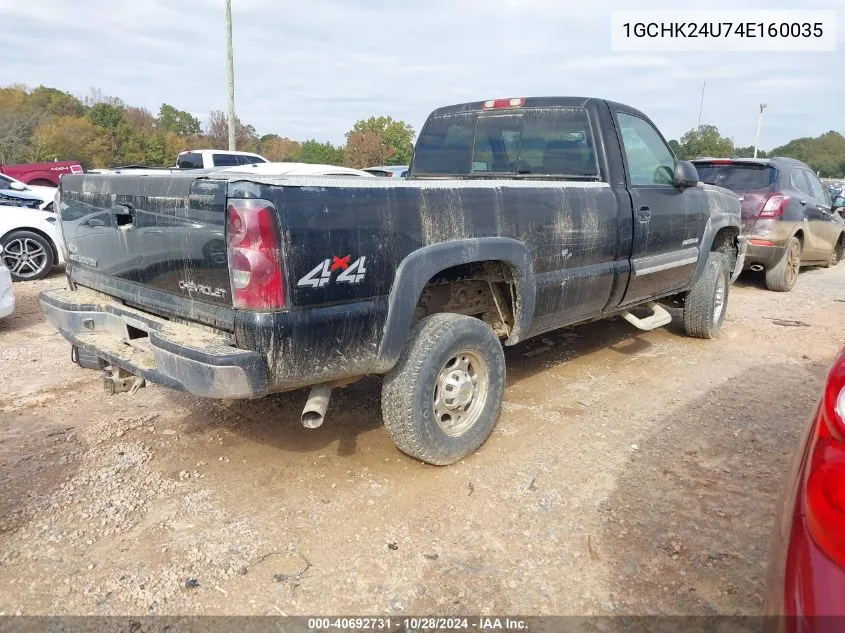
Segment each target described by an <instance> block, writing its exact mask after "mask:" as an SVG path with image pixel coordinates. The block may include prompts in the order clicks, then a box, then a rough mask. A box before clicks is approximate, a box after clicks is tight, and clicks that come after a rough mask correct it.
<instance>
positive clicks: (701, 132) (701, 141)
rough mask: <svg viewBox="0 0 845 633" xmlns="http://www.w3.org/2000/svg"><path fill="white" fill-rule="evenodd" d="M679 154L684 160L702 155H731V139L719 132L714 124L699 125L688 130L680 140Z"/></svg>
mask: <svg viewBox="0 0 845 633" xmlns="http://www.w3.org/2000/svg"><path fill="white" fill-rule="evenodd" d="M679 145H680V148H681V155H682V156H683V158H684V159H685V160H692V159H694V158H701V157H703V156H714V157H716V156H722V157H725V156H727V157H729V156H731V155H733V151H734V144H733V141H732V140H731V139H729V138H727V137H724V136H722V135H721V134H719V128H717V127H716V126H715V125H700V126H698V127H697V128H693V129H692V130H689V131H688V132H687V133H686V134H684V135H683V136H682V137H681V140H680V143H679Z"/></svg>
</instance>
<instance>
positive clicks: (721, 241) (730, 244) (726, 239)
mask: <svg viewBox="0 0 845 633" xmlns="http://www.w3.org/2000/svg"><path fill="white" fill-rule="evenodd" d="M738 235H739V229H738V228H736V227H735V226H726V227H725V228H723V229H721V230H720V231H719V232H718V233H716V235H715V237H713V243H712V244H711V245H710V250H711V251H723V252H729V251H732V250H734V249H735V248H736V238H737V236H738Z"/></svg>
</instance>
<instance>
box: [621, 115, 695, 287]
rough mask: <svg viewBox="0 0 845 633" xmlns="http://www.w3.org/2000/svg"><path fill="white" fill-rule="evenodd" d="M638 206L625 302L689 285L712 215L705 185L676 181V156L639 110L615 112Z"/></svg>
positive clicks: (627, 170) (633, 195) (626, 167)
mask: <svg viewBox="0 0 845 633" xmlns="http://www.w3.org/2000/svg"><path fill="white" fill-rule="evenodd" d="M614 117H615V119H616V126H617V130H618V132H619V136H620V141H621V144H622V148H623V155H624V156H623V158H624V163H625V172H626V178H627V182H628V192H629V194H630V196H631V202H632V204H633V209H634V235H633V248H632V252H631V277H630V280H629V282H628V289H627V291H626V293H625V297H624V299H623V304H630V303H635V302H637V301H642V300H645V299H648V298H649V297H653V296H656V295H660V294H665V293H667V292H670V291H672V290H674V289H680V288H682V287H684V286H685V285H686V284H687V283H688V282H689V281H690V279H692V275H693V273H694V272H695V267H696V264H697V262H698V257H699V247H700V244H699V242H700V240H701V236H702V235H703V233H704V226H705V224H706V222H707V218H708V216H709V202H708V199H707V194H706V193H705V192H704V190H703V189H701V188H700V187H687V188H680V187H676V186H675V184H674V170H675V161H676V159H675V156H674V154H672V150H670V149H669V146H668V145H667V143H666V141H665V140H664V139H663V137H662V136H661V135H660V132H658V131H657V128H655V127H654V125H653V124H652V123H651V122H650V121H648V120H647V119H645V118H643V117H642V116H641V115H639V114H635V113H633V112H626V111H625V110H624V109H622V108H617V109H616V110H615V111H614Z"/></svg>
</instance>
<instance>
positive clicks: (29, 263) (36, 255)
mask: <svg viewBox="0 0 845 633" xmlns="http://www.w3.org/2000/svg"><path fill="white" fill-rule="evenodd" d="M2 257H3V264H5V266H6V268H8V269H9V270H10V271H11V272H12V273H13V274H14V275H17V276H18V277H20V278H21V279H31V278H33V277H37V276H38V275H39V273H41V272H42V271H43V270H44V268H45V267H46V266H47V251H46V250H45V249H44V247H43V246H42V245H41V244H40V243H39V242H37V241H36V240H34V239H32V238H31V237H18V238H15V239H13V240H9V242H8V243H7V244H6V245H5V246H4V247H3V255H2Z"/></svg>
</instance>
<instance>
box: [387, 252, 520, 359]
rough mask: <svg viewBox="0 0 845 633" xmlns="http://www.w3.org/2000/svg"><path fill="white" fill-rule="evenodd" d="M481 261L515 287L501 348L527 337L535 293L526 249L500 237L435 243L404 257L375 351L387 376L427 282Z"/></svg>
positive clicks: (391, 290) (392, 289)
mask: <svg viewBox="0 0 845 633" xmlns="http://www.w3.org/2000/svg"><path fill="white" fill-rule="evenodd" d="M483 261H502V262H505V263H506V264H508V265H510V267H511V269H512V270H513V273H514V277H515V279H514V281H515V283H516V306H515V310H514V312H515V317H514V321H515V323H514V328H513V331H512V332H511V334H510V336H509V337H508V339H507V340H506V341H505V343H506V344H507V345H513V344H514V343H517V342H518V341H520V340H521V339H522V337H524V336H525V334H526V333H527V332H528V331H529V329H530V325H531V319H532V317H533V314H534V291H535V285H534V272H533V266H532V263H531V255H530V253H529V252H528V248H527V247H526V246H525V244H523V243H522V242H520V241H518V240H514V239H509V238H503V237H485V238H476V239H466V240H456V241H454V242H445V243H442V244H433V245H431V246H426V247H424V248H421V249H419V250H417V251H414V252H413V253H411V254H410V255H408V256H407V257H406V258H405V259H404V260H402V263H401V264H399V268H398V269H397V270H396V276H395V278H394V280H393V285H392V286H391V288H390V295H389V298H388V301H389V305H388V312H387V320H386V322H385V326H384V332H383V335H382V339H381V343H380V345H379V351H378V359H379V364H380V365H381V366H383V367H386V369H385V371H386V370H387V369H389V368H390V367H392V366H393V365H394V364H395V363H396V361H397V360H398V358H399V355H400V354H401V352H402V348H403V347H404V346H405V341H406V339H407V336H408V330H409V329H410V327H411V322H412V319H413V315H414V310H415V308H416V306H417V302H418V301H419V298H420V295H421V294H422V291H423V288H424V287H425V285H426V284H427V283H428V281H429V280H430V279H431V278H432V277H434V275H436V274H437V273H439V272H441V271H443V270H446V269H447V268H451V267H453V266H459V265H461V264H471V263H473V262H483Z"/></svg>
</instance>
